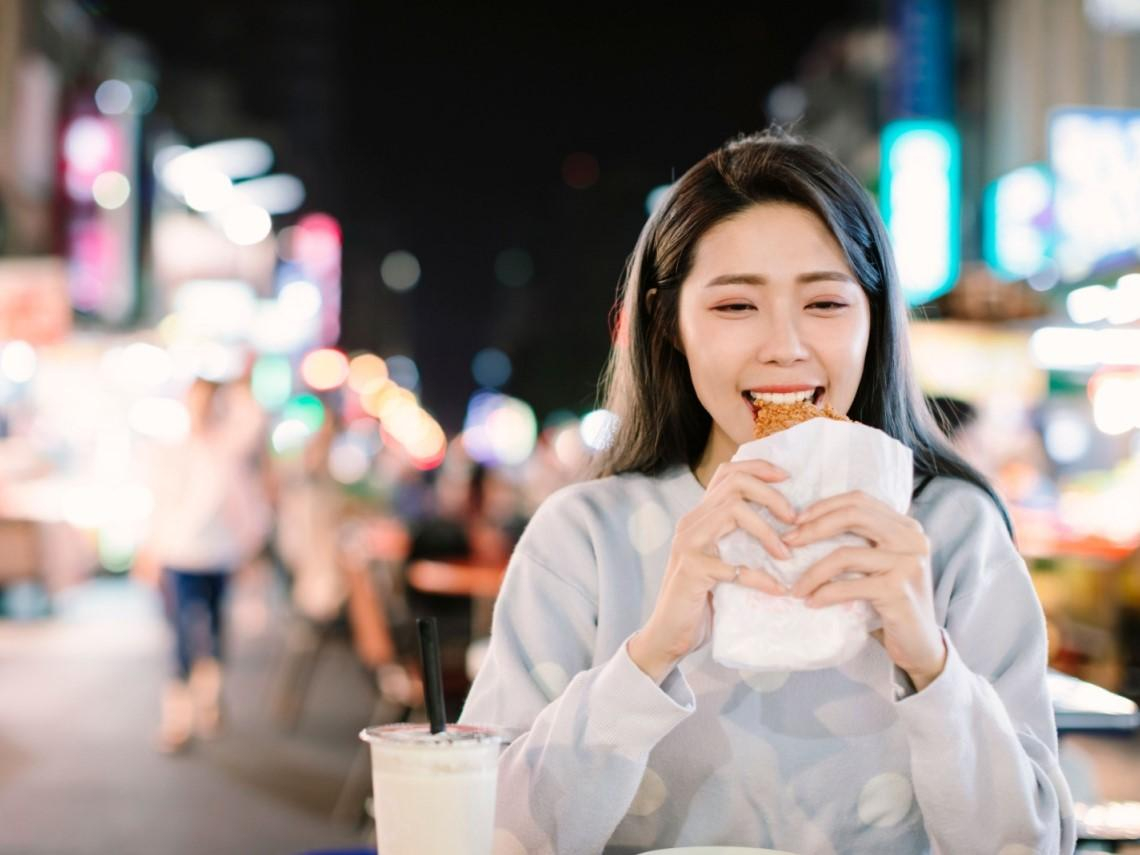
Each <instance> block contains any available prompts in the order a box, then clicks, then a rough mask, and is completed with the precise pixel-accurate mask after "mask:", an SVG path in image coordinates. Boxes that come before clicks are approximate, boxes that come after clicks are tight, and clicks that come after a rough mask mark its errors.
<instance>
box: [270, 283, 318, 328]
mask: <svg viewBox="0 0 1140 855" xmlns="http://www.w3.org/2000/svg"><path fill="white" fill-rule="evenodd" d="M277 302H278V303H279V304H280V306H281V310H282V311H283V312H285V313H286V314H287V315H289V316H290V317H293V318H297V319H298V320H310V319H311V318H315V317H317V315H319V314H320V312H321V303H322V302H323V301H322V300H321V289H320V288H318V287H317V286H316V285H314V284H313V283H312V282H309V281H308V280H307V279H294V280H292V281H290V282H286V283H285V284H284V285H282V286H281V290H280V291H279V292H278V294H277Z"/></svg>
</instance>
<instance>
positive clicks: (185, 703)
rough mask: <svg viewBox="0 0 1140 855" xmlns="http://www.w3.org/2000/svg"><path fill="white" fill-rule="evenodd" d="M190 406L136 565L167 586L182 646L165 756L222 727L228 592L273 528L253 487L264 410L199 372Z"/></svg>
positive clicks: (165, 718)
mask: <svg viewBox="0 0 1140 855" xmlns="http://www.w3.org/2000/svg"><path fill="white" fill-rule="evenodd" d="M227 405H228V406H227ZM186 410H187V414H188V417H189V429H188V431H187V434H186V436H185V438H184V439H183V440H182V441H180V442H177V443H174V444H172V445H170V446H168V447H166V448H165V449H162V450H161V451H160V453H159V455H158V459H157V460H156V462H155V466H154V469H153V473H152V475H153V478H152V482H153V495H154V510H153V515H152V518H151V525H150V531H149V535H148V537H147V539H146V542H145V544H144V546H143V548H142V549H141V550H140V555H139V558H138V562H137V565H138V570H139V572H140V573H141V575H143V576H144V577H145V576H151V577H156V578H155V581H157V582H158V583H159V585H160V589H161V592H162V595H163V602H164V606H165V609H166V614H167V617H168V619H169V622H170V627H171V631H172V636H173V642H174V643H173V649H172V659H173V662H172V675H171V679H170V681H169V682H168V684H167V686H166V688H165V690H164V692H163V696H162V721H161V724H160V727H159V733H158V744H159V748H160V749H161V750H163V751H166V752H174V751H178V750H181V749H182V748H184V747H186V745H187V744H188V742H189V741H190V739H191V737H192V735H193V734H194V733H195V732H196V733H197V734H198V735H199V736H201V737H203V738H209V737H212V736H214V735H216V733H217V732H218V729H219V727H220V725H221V697H222V661H223V655H224V609H223V606H224V603H225V596H226V591H227V588H228V585H229V581H230V577H231V575H232V574H233V573H234V571H235V570H237V569H238V568H239V567H240V566H241V565H242V564H243V563H244V562H245V561H246V560H247V559H249V558H250V557H251V556H252V555H253V554H254V553H256V552H257V551H258V550H259V549H260V548H261V547H262V545H263V544H264V538H265V534H266V528H267V524H266V509H265V507H264V506H263V505H261V504H259V502H258V501H257V500H256V496H257V490H256V489H255V486H256V485H255V484H253V483H251V480H252V479H254V477H255V476H254V474H253V472H252V469H251V465H250V461H251V459H252V457H253V455H254V454H255V452H256V451H257V449H258V444H259V441H260V439H261V437H262V424H263V422H262V418H261V413H260V410H259V409H257V407H256V405H254V404H252V402H251V400H250V399H248V398H247V397H246V396H244V395H241V394H240V390H239V391H238V392H237V393H235V394H232V395H229V396H227V395H225V394H224V390H223V389H222V387H221V386H220V385H219V384H217V383H213V382H210V381H208V380H204V379H200V378H199V379H196V380H194V381H193V383H192V384H191V385H190V388H189V390H188V392H187V394H186Z"/></svg>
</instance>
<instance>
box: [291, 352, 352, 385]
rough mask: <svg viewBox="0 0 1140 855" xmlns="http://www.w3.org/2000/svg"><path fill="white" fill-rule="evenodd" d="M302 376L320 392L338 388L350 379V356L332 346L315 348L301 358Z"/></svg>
mask: <svg viewBox="0 0 1140 855" xmlns="http://www.w3.org/2000/svg"><path fill="white" fill-rule="evenodd" d="M301 377H302V379H304V381H305V382H306V383H308V384H309V387H310V388H313V389H316V390H317V391H318V392H325V391H328V390H329V389H336V388H337V387H338V386H340V385H341V384H343V383H344V381H345V380H347V379H348V357H346V356H345V355H344V354H343V353H341V352H340V351H339V350H336V349H335V348H331V347H323V348H321V349H320V350H314V351H312V352H311V353H308V354H306V355H305V358H304V359H303V360H301Z"/></svg>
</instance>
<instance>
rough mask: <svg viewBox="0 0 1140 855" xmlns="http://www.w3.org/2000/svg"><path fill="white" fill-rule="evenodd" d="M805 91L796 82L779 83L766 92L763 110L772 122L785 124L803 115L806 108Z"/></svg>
mask: <svg viewBox="0 0 1140 855" xmlns="http://www.w3.org/2000/svg"><path fill="white" fill-rule="evenodd" d="M807 106H808V99H807V93H806V92H805V91H804V90H803V87H802V86H800V85H799V84H797V83H780V84H779V85H777V86H774V87H773V88H772V91H771V92H769V93H768V99H767V101H766V102H765V111H766V112H767V113H768V118H769V119H770V120H771V121H773V122H778V123H780V124H786V123H788V122H794V121H795V120H796V119H799V118H800V117H801V116H803V114H804V112H805V111H806V110H807Z"/></svg>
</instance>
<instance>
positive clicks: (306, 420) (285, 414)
mask: <svg viewBox="0 0 1140 855" xmlns="http://www.w3.org/2000/svg"><path fill="white" fill-rule="evenodd" d="M281 421H282V423H284V422H287V421H296V422H300V423H301V424H302V425H304V426H305V429H306V430H307V431H308V432H309V433H316V432H317V431H319V430H320V429H321V425H323V424H324V423H325V405H324V404H322V403H321V399H320V398H318V397H317V396H316V395H298V396H297V397H295V398H292V399H291V400H290V401H289V402H288V403H286V404H285V409H284V410H283V411H282V413H281Z"/></svg>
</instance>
